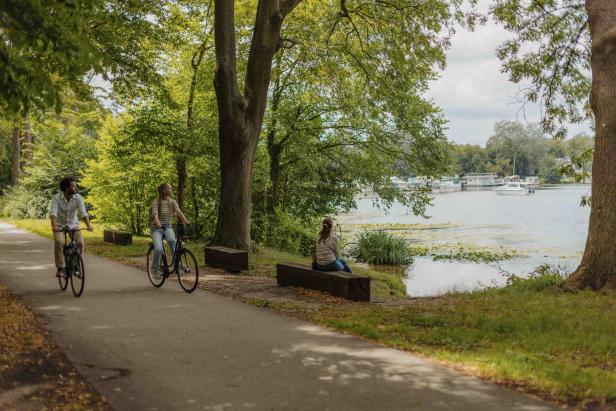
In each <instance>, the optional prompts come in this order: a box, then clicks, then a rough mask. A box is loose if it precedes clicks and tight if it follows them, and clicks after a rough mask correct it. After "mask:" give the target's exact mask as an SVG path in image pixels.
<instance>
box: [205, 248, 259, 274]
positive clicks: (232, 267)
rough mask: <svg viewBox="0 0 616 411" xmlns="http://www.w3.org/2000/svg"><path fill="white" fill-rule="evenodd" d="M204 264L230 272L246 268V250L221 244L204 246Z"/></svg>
mask: <svg viewBox="0 0 616 411" xmlns="http://www.w3.org/2000/svg"><path fill="white" fill-rule="evenodd" d="M205 264H206V265H209V266H211V267H217V268H224V269H226V270H228V271H231V272H240V271H242V270H248V251H243V250H236V249H234V248H228V247H221V246H209V247H205Z"/></svg>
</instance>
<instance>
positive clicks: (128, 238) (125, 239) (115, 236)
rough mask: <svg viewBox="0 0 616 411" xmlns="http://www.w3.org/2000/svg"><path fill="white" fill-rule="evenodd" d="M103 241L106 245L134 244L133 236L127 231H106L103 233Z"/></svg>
mask: <svg viewBox="0 0 616 411" xmlns="http://www.w3.org/2000/svg"><path fill="white" fill-rule="evenodd" d="M103 240H104V241H105V242H106V243H113V244H119V245H131V244H132V243H133V235H132V234H131V233H127V232H125V231H118V230H105V231H103Z"/></svg>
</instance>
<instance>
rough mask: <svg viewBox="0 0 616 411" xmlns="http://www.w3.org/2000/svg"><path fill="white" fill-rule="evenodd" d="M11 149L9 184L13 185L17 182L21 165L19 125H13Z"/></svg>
mask: <svg viewBox="0 0 616 411" xmlns="http://www.w3.org/2000/svg"><path fill="white" fill-rule="evenodd" d="M11 146H12V150H11V185H12V186H13V187H15V186H16V185H17V183H19V174H20V171H21V166H20V164H19V161H20V159H21V143H20V141H19V127H13V141H12V145H11Z"/></svg>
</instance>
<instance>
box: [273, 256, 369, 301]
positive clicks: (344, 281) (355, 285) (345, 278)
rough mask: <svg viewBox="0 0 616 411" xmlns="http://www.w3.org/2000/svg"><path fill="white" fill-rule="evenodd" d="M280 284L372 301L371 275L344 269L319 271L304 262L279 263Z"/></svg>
mask: <svg viewBox="0 0 616 411" xmlns="http://www.w3.org/2000/svg"><path fill="white" fill-rule="evenodd" d="M276 280H277V281H278V285H281V286H288V285H293V286H296V287H303V288H310V289H312V290H319V291H324V292H326V293H328V294H331V295H333V296H336V297H342V298H346V299H349V300H352V301H370V277H363V276H359V275H356V274H351V273H347V272H344V271H317V270H313V269H312V267H310V266H308V265H302V264H290V263H288V264H287V263H284V264H277V265H276Z"/></svg>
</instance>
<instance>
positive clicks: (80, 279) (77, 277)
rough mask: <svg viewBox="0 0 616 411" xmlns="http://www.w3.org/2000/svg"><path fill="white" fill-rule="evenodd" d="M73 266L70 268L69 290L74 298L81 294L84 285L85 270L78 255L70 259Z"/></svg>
mask: <svg viewBox="0 0 616 411" xmlns="http://www.w3.org/2000/svg"><path fill="white" fill-rule="evenodd" d="M71 260H72V262H73V264H72V267H71V276H70V277H71V289H72V290H73V294H74V295H75V297H79V296H80V295H81V293H83V286H84V285H85V283H86V270H85V268H84V266H83V259H82V258H81V256H80V255H79V254H77V255H74V256H73V258H71Z"/></svg>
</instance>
